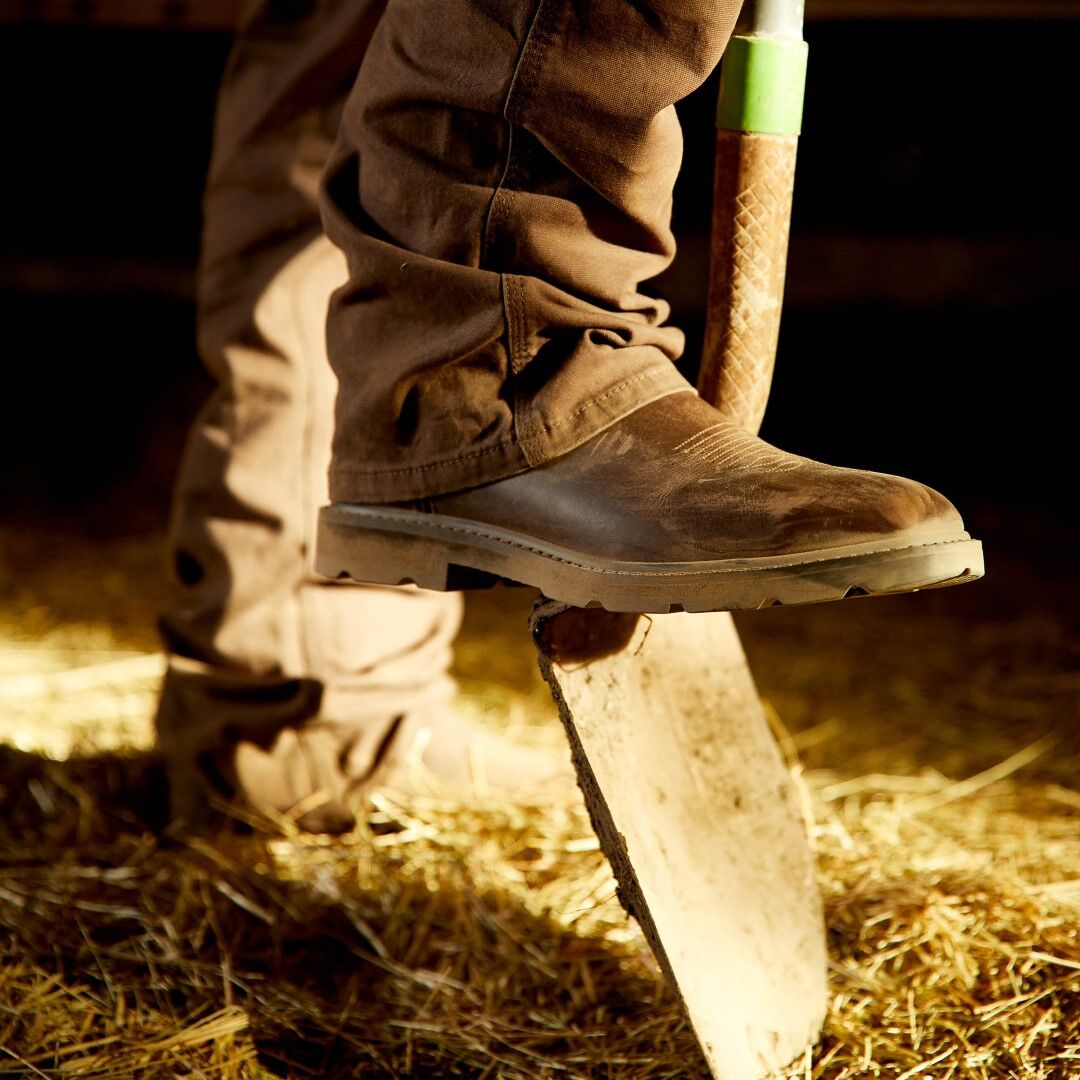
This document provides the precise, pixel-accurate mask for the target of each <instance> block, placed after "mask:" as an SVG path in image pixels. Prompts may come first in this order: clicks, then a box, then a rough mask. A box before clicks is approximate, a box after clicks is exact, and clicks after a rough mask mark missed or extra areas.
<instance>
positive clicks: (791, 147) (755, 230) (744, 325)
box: [698, 130, 798, 432]
mask: <svg viewBox="0 0 1080 1080" xmlns="http://www.w3.org/2000/svg"><path fill="white" fill-rule="evenodd" d="M797 147H798V136H797V135H762V134H756V133H752V132H743V131H726V130H720V131H718V132H717V133H716V178H715V185H714V202H713V217H712V221H713V225H712V246H711V252H710V259H709V304H708V310H707V317H706V322H705V347H704V351H703V353H702V358H701V371H700V375H699V378H698V390H699V392H700V393H701V396H702V397H703V398H704V399H705V400H706V401H708V402H709V403H710V404H712V405H715V406H716V407H717V408H718V409H719V410H720V412H722V413H723V414H724V416H725V417H726V418H727V419H729V420H731V421H732V422H734V423H737V424H739V425H740V426H741V427H744V428H747V429H748V430H750V431H755V432H756V431H757V429H758V428H759V427H760V426H761V419H762V417H763V416H764V415H765V403H766V402H767V401H768V397H769V386H770V384H771V382H772V372H773V365H774V363H775V360H776V344H777V339H778V337H779V334H780V310H781V307H782V304H783V298H784V274H785V271H786V268H787V249H788V236H789V234H790V231H791V199H792V192H793V190H794V186H795V156H796V150H797Z"/></svg>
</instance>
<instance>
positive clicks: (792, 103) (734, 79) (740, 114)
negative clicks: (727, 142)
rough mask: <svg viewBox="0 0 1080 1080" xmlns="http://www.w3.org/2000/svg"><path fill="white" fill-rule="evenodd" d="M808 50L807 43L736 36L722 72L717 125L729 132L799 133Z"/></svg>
mask: <svg viewBox="0 0 1080 1080" xmlns="http://www.w3.org/2000/svg"><path fill="white" fill-rule="evenodd" d="M807 52H808V50H807V47H806V42H805V41H790V40H782V39H777V38H766V37H750V36H744V35H741V34H736V35H735V36H734V37H733V38H732V39H731V41H730V42H729V43H728V47H727V50H726V51H725V53H724V63H723V66H722V67H721V69H720V101H719V103H718V105H717V107H716V126H717V127H718V128H720V129H721V130H725V131H754V132H760V133H762V134H768V135H798V134H799V132H800V131H801V130H802V113H803V95H804V93H805V90H806V59H807Z"/></svg>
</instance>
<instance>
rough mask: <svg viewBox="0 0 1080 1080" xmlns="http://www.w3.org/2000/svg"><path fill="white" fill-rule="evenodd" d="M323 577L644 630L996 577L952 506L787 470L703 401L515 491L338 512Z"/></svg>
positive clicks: (841, 475) (915, 493) (504, 485)
mask: <svg viewBox="0 0 1080 1080" xmlns="http://www.w3.org/2000/svg"><path fill="white" fill-rule="evenodd" d="M316 565H317V569H318V570H319V572H320V573H322V574H325V575H326V576H328V577H351V578H354V579H355V580H357V581H370V582H381V583H388V584H399V583H404V582H414V583H415V584H417V585H419V586H421V587H422V588H425V589H436V590H447V589H455V588H467V587H470V586H476V585H483V584H490V583H492V582H493V581H494V580H498V579H504V580H509V581H514V582H520V583H524V584H527V585H532V586H535V587H536V588H538V589H539V590H540V591H541V592H542V593H543V594H544V595H546V596H548V597H550V598H551V599H553V600H559V601H562V602H563V603H567V604H572V605H574V606H577V607H588V606H591V605H600V606H602V607H604V608H606V609H607V610H609V611H636V612H669V611H677V610H680V609H681V610H685V611H734V610H739V609H745V608H760V607H768V606H771V605H774V604H807V603H815V602H818V601H823V600H838V599H842V598H843V597H846V596H853V595H875V594H882V593H895V592H910V591H914V590H916V589H923V588H930V587H937V586H942V585H950V584H954V583H958V582H962V581H969V580H974V579H976V578H979V577H981V576H982V573H983V560H982V546H981V545H980V544H979V542H978V541H976V540H972V539H971V537H970V536H969V535H968V534H967V533H966V532H965V531H964V525H963V522H962V521H961V519H960V515H959V514H958V513H957V511H956V510H955V509H954V507H953V506H952V504H951V503H949V502H948V500H946V499H945V498H944V497H943V496H941V495H939V494H938V493H937V492H936V491H933V490H931V489H930V488H928V487H925V486H923V485H922V484H918V483H916V482H914V481H912V480H905V479H902V478H901V477H897V476H887V475H884V474H882V473H874V472H863V471H860V470H856V469H844V468H837V467H834V466H830V465H823V464H821V463H819V462H816V461H811V460H810V459H808V458H803V457H798V456H796V455H794V454H788V453H785V452H783V451H781V450H778V449H776V448H775V447H773V446H771V445H770V444H768V443H766V442H764V441H762V440H761V439H758V438H757V437H756V436H753V435H750V434H749V433H747V432H746V431H743V430H742V429H741V428H738V427H736V426H734V425H732V424H730V423H728V422H726V421H724V420H722V419H721V418H720V414H719V413H718V412H717V411H716V410H715V409H713V408H712V407H711V406H710V405H708V404H706V403H705V402H704V401H702V400H701V398H699V397H698V396H697V395H696V394H693V393H677V394H671V395H668V396H667V397H663V398H660V399H658V400H656V401H653V402H651V403H650V404H648V405H644V406H642V407H641V408H639V409H637V410H636V411H635V412H633V413H631V414H629V415H628V416H626V417H624V418H623V419H622V420H619V421H617V422H616V423H615V424H613V425H612V426H610V427H609V428H607V429H605V430H604V431H602V432H601V433H600V434H598V435H595V436H593V437H592V438H591V439H589V440H588V441H586V442H585V443H583V444H582V445H581V446H579V447H577V448H576V449H574V450H572V451H570V452H569V453H567V454H564V455H562V456H561V457H558V458H556V459H554V460H553V461H550V462H546V463H545V464H543V465H540V466H538V467H536V468H533V469H529V470H527V471H526V472H522V473H519V474H518V475H516V476H512V477H509V478H508V479H505V480H498V481H495V482H494V483H490V484H485V485H482V486H480V487H476V488H471V489H469V490H467V491H462V492H458V493H455V494H451V495H442V496H436V497H434V498H430V499H425V500H422V502H420V503H415V504H390V505H359V504H353V503H343V502H338V503H333V504H331V505H330V506H327V507H324V508H323V510H322V511H321V513H320V518H319V536H318V545H317V562H316Z"/></svg>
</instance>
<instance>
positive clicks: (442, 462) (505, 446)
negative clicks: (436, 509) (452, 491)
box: [331, 439, 518, 476]
mask: <svg viewBox="0 0 1080 1080" xmlns="http://www.w3.org/2000/svg"><path fill="white" fill-rule="evenodd" d="M517 444H518V443H517V439H503V440H502V441H501V442H497V443H492V444H491V445H490V446H484V447H481V448H480V449H479V450H469V451H467V452H466V453H464V454H455V455H454V456H453V457H448V458H439V460H438V461H429V462H428V463H427V464H426V465H403V466H401V467H400V468H392V469H358V468H355V467H354V466H350V465H335V466H334V467H333V469H332V470H331V471H332V472H335V473H341V474H344V475H348V476H399V475H403V474H408V473H417V472H421V473H422V472H428V471H429V470H431V469H441V468H443V467H444V466H446V465H453V464H455V463H457V462H459V461H470V460H471V459H473V458H480V457H486V456H487V455H488V454H496V453H498V452H499V451H500V450H511V449H513V448H514V447H515V446H517Z"/></svg>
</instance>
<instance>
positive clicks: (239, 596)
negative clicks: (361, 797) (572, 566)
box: [158, 0, 460, 825]
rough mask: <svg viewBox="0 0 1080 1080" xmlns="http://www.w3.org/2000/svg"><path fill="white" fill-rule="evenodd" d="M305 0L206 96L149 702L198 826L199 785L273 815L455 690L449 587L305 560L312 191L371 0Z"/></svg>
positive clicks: (311, 436) (315, 254)
mask: <svg viewBox="0 0 1080 1080" xmlns="http://www.w3.org/2000/svg"><path fill="white" fill-rule="evenodd" d="M294 7H295V6H294ZM310 7H311V8H312V13H311V14H310V15H309V16H308V17H306V18H304V19H302V20H299V21H297V20H295V19H294V20H286V19H283V18H282V17H281V16H280V14H279V12H280V11H281V10H282V9H283V8H282V5H275V4H273V3H260V4H257V5H255V7H254V8H253V10H252V11H251V13H250V14H249V17H248V19H247V21H246V26H245V29H244V31H243V32H242V34H241V36H240V38H239V40H238V43H237V47H236V50H235V53H234V56H233V58H232V60H231V62H230V65H229V69H228V72H227V75H226V79H225V82H224V85H223V87H222V92H221V97H220V102H219V113H218V119H217V127H216V133H215V151H214V158H213V162H212V167H211V174H210V178H209V182H208V186H207V191H206V202H205V211H206V216H205V233H204V240H203V254H202V261H201V266H200V275H199V297H198V321H199V342H200V349H201V352H202V354H203V357H204V359H205V360H206V363H207V365H208V367H209V368H210V370H211V371H212V373H213V374H214V375H215V377H216V378H217V380H218V387H217V390H216V391H215V393H214V395H213V397H212V399H211V400H210V401H209V403H208V404H207V406H206V407H205V409H204V410H203V412H202V413H201V415H200V416H199V418H198V420H197V422H196V423H195V425H194V427H193V430H192V432H191V435H190V438H189V442H188V446H187V450H186V453H185V457H184V461H183V465H182V468H181V473H180V476H179V479H178V482H177V488H176V498H175V507H174V516H173V523H172V537H171V547H172V560H173V565H174V568H175V572H176V577H177V580H178V582H179V585H180V590H181V591H180V595H179V597H178V599H177V602H176V604H175V606H174V607H173V608H172V609H171V610H170V611H169V612H168V613H167V614H166V615H165V616H164V618H163V619H162V630H163V635H164V639H165V642H166V646H167V649H168V651H169V654H170V664H169V671H168V674H167V676H166V679H165V683H164V687H163V692H162V698H161V704H160V709H159V714H158V735H159V744H160V747H161V749H162V751H163V753H164V754H165V757H166V760H167V762H168V764H169V767H170V771H171V774H172V791H173V799H174V810H175V812H176V813H177V814H178V815H179V816H183V817H186V818H188V819H189V820H197V819H198V818H199V817H200V816H201V811H203V810H204V809H205V806H206V802H207V799H206V796H207V788H208V786H209V787H210V788H211V789H214V788H217V789H218V790H219V791H220V793H221V794H223V795H228V794H230V793H231V791H232V789H234V788H236V787H240V788H247V789H250V790H251V791H253V792H254V791H261V792H263V793H264V794H265V795H266V796H267V801H268V805H271V806H272V808H278V809H284V808H285V807H288V806H290V805H292V804H293V803H294V802H295V801H296V799H297V798H303V797H304V796H306V795H307V794H309V793H310V792H311V790H312V785H313V783H316V782H317V786H321V787H323V788H326V787H330V788H334V790H332V791H328V792H327V795H328V796H330V798H331V801H333V800H335V799H336V800H338V801H340V796H342V795H343V794H344V793H345V789H346V787H347V786H348V785H349V784H350V783H352V782H353V781H355V780H356V778H359V777H363V776H364V775H365V773H366V772H368V771H369V770H370V769H371V767H372V764H373V763H374V762H375V760H376V758H377V757H378V756H379V754H380V753H381V752H383V751H384V750H385V748H386V747H385V743H386V741H387V738H388V736H389V735H390V734H391V732H392V730H393V729H394V724H395V718H396V717H398V716H400V715H401V714H403V713H406V712H411V711H414V710H417V709H423V708H425V707H428V706H430V705H436V704H438V703H440V702H442V701H444V700H445V699H446V698H447V697H448V696H449V694H450V693H451V692H452V684H451V682H450V680H449V678H448V676H447V674H446V669H447V665H448V662H449V657H450V644H451V641H452V639H453V636H454V633H455V631H456V629H457V626H458V622H459V617H460V611H459V600H458V598H457V597H455V596H452V595H451V596H444V595H436V594H430V593H423V592H420V591H418V590H407V589H388V588H379V587H364V586H352V585H338V584H329V583H324V582H321V581H319V580H317V579H315V578H314V576H313V574H312V572H311V568H310V557H311V551H312V533H313V526H314V519H315V513H316V511H317V508H318V506H319V505H320V504H321V503H323V502H324V501H325V499H326V468H327V463H328V460H329V455H330V434H331V431H330V429H331V426H332V413H333V397H334V392H335V380H334V377H333V374H332V372H331V370H330V367H329V364H328V361H327V357H326V348H325V314H326V308H327V303H328V299H329V296H330V294H331V292H332V291H333V289H334V288H336V287H337V286H338V285H339V284H340V283H341V282H342V281H343V280H344V277H345V267H344V260H343V259H342V257H341V255H340V254H339V253H338V252H337V250H336V249H334V248H333V247H332V245H330V243H329V242H328V241H327V240H326V239H325V238H323V237H322V235H321V228H320V225H319V221H318V214H317V211H316V209H315V207H314V203H313V197H314V190H315V186H316V178H317V176H318V173H319V171H320V169H321V166H322V163H323V161H324V160H325V157H326V154H327V152H328V149H329V146H330V139H331V137H332V134H333V131H334V129H335V127H336V124H337V119H338V114H339V113H340V104H341V100H342V98H343V96H344V94H345V92H346V91H347V89H348V86H349V85H350V84H351V82H352V80H353V78H354V76H355V71H356V68H357V66H358V64H359V58H360V56H361V55H362V53H363V50H364V48H365V46H366V42H367V40H368V38H369V36H370V32H371V30H372V28H373V27H374V24H375V22H376V20H377V18H378V15H379V13H380V10H379V8H380V5H378V4H371V3H356V2H352V0H350V2H344V0H335V2H333V3H326V2H323V3H319V4H316V5H313V6H310ZM223 747H224V748H225V749H224V750H223V749H222V748H223ZM237 747H240V751H239V753H237V752H235V751H236V748H237ZM313 823H314V824H316V825H318V824H326V822H319V821H314V822H313Z"/></svg>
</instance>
